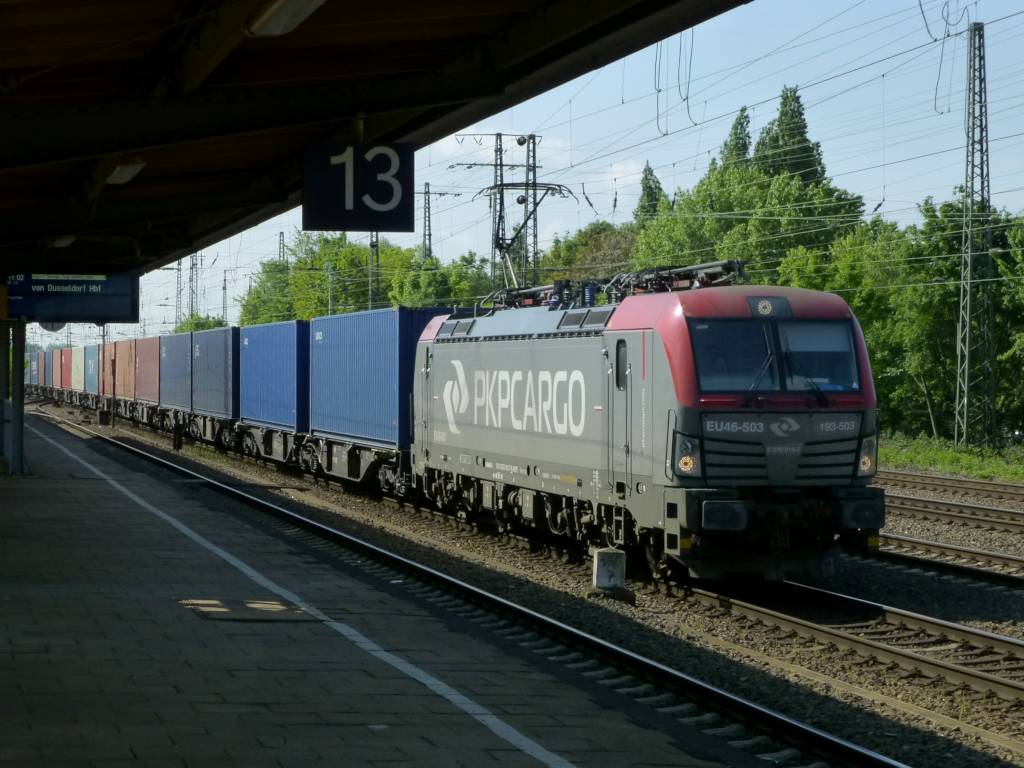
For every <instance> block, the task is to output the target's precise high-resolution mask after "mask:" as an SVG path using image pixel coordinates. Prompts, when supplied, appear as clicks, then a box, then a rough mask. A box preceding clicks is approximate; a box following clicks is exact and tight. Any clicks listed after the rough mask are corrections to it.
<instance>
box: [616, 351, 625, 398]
mask: <svg viewBox="0 0 1024 768" xmlns="http://www.w3.org/2000/svg"><path fill="white" fill-rule="evenodd" d="M615 386H616V388H618V389H625V388H626V342H625V341H623V340H621V339H620V340H619V341H617V342H616V343H615Z"/></svg>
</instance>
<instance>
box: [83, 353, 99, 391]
mask: <svg viewBox="0 0 1024 768" xmlns="http://www.w3.org/2000/svg"><path fill="white" fill-rule="evenodd" d="M85 391H86V392H87V393H88V394H90V395H98V394H99V393H100V347H99V344H90V345H89V346H87V347H86V348H85Z"/></svg>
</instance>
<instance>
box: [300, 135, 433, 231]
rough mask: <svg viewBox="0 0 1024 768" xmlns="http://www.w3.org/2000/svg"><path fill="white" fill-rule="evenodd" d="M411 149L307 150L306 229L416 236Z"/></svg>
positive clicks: (323, 147)
mask: <svg viewBox="0 0 1024 768" xmlns="http://www.w3.org/2000/svg"><path fill="white" fill-rule="evenodd" d="M413 164H414V150H413V146H412V145H411V144H350V145H348V146H339V145H337V144H311V145H309V146H308V147H307V148H306V177H305V183H304V186H303V196H302V197H303V199H302V228H303V229H308V230H336V231H341V232H352V231H355V232H412V231H413V229H414V227H415V221H414V217H415V189H414V188H413V183H414V182H413Z"/></svg>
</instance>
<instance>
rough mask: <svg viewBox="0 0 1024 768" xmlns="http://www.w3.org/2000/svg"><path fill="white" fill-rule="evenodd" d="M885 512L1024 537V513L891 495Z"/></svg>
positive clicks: (955, 502)
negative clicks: (1018, 534) (1022, 535)
mask: <svg viewBox="0 0 1024 768" xmlns="http://www.w3.org/2000/svg"><path fill="white" fill-rule="evenodd" d="M885 508H886V511H887V512H896V513H898V514H902V515H907V516H909V517H913V518H916V519H919V520H934V521H941V522H947V523H959V524H960V525H969V526H972V527H975V528H986V529H988V530H993V531H1005V532H1007V533H1024V512H1015V511H1013V510H1009V509H997V508H994V507H985V506H982V505H980V504H969V503H967V502H961V501H946V500H939V499H922V498H918V497H916V496H899V495H895V494H890V493H886V494H885Z"/></svg>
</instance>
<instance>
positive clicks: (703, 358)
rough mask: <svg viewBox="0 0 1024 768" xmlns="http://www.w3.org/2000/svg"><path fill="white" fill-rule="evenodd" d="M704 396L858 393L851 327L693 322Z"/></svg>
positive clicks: (826, 322) (814, 322) (820, 323)
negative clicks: (740, 393) (763, 393)
mask: <svg viewBox="0 0 1024 768" xmlns="http://www.w3.org/2000/svg"><path fill="white" fill-rule="evenodd" d="M689 327H690V340H691V343H692V346H693V355H694V359H695V361H696V364H697V377H698V381H699V383H700V389H701V391H702V392H784V391H789V392H808V391H811V392H814V391H817V392H857V391H860V377H859V375H858V369H857V358H856V354H855V349H854V345H853V332H852V328H851V327H850V323H849V322H846V321H843V320H778V321H775V320H732V319H730V320H696V319H695V320H691V321H690V323H689Z"/></svg>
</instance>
